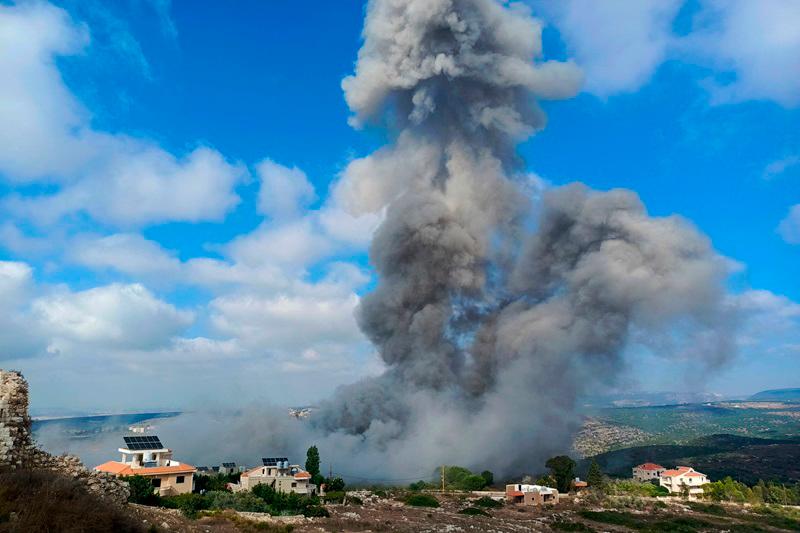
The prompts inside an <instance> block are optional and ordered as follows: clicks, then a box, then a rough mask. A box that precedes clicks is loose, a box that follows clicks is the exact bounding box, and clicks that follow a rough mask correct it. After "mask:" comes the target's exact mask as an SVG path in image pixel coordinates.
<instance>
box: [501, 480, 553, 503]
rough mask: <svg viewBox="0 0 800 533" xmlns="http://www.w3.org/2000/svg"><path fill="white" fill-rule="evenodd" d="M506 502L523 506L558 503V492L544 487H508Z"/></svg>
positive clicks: (517, 485) (518, 485)
mask: <svg viewBox="0 0 800 533" xmlns="http://www.w3.org/2000/svg"><path fill="white" fill-rule="evenodd" d="M506 501H507V502H508V503H520V504H522V505H543V504H545V503H558V490H556V489H553V488H550V487H543V486H542V485H525V484H520V483H517V484H514V485H506Z"/></svg>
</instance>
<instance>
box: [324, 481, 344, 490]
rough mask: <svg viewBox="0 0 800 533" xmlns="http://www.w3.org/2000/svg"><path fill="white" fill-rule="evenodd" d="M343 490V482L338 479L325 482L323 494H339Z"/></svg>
mask: <svg viewBox="0 0 800 533" xmlns="http://www.w3.org/2000/svg"><path fill="white" fill-rule="evenodd" d="M343 490H344V480H343V479H342V478H340V477H333V478H330V477H329V478H327V479H326V480H325V492H341V491H343Z"/></svg>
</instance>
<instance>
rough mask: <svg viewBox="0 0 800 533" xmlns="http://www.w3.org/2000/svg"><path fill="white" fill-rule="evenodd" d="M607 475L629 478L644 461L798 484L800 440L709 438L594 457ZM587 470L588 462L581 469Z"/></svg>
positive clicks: (715, 475)
mask: <svg viewBox="0 0 800 533" xmlns="http://www.w3.org/2000/svg"><path fill="white" fill-rule="evenodd" d="M594 459H596V460H597V462H598V464H599V465H600V467H601V468H602V469H603V471H604V472H606V473H607V474H609V475H612V476H620V477H630V476H631V468H632V467H633V466H635V465H637V464H641V463H644V462H654V463H659V464H661V465H663V466H666V467H672V466H677V465H684V464H685V465H689V466H692V467H694V468H696V469H697V470H699V471H701V472H703V473H705V474H708V475H709V476H710V477H711V479H712V480H717V479H720V478H723V477H725V476H731V477H733V478H735V479H738V480H739V481H743V482H746V483H755V482H757V481H758V480H759V479H764V480H772V481H781V482H784V483H796V482H798V481H800V440H797V439H786V440H778V439H760V438H755V437H742V436H739V435H726V434H723V435H710V436H707V437H701V438H698V439H695V440H693V441H690V442H689V443H687V444H685V445H670V444H656V445H651V446H635V447H632V448H626V449H623V450H614V451H610V452H606V453H602V454H600V455H596V456H595V457H594ZM586 468H588V460H584V461H583V462H582V464H581V470H584V469H586Z"/></svg>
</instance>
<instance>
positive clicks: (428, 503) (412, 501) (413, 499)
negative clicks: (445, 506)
mask: <svg viewBox="0 0 800 533" xmlns="http://www.w3.org/2000/svg"><path fill="white" fill-rule="evenodd" d="M405 503H406V505H411V506H412V507H439V500H437V499H436V498H435V497H434V496H431V495H430V494H421V493H412V494H409V495H408V496H406V499H405Z"/></svg>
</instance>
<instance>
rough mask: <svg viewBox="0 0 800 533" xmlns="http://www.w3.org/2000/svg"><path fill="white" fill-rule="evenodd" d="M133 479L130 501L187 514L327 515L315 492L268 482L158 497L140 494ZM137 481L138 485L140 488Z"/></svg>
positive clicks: (192, 516) (195, 515)
mask: <svg viewBox="0 0 800 533" xmlns="http://www.w3.org/2000/svg"><path fill="white" fill-rule="evenodd" d="M129 481H133V483H132V487H136V490H135V491H132V492H131V498H130V501H131V502H134V503H142V504H145V505H151V506H159V507H166V508H168V509H179V510H180V511H182V512H183V514H185V515H186V516H188V517H190V518H195V517H197V516H198V514H199V513H200V512H201V511H224V510H232V511H245V512H253V513H269V514H271V515H273V516H278V515H304V516H327V511H326V510H325V508H324V507H322V505H321V504H320V500H319V498H317V497H316V496H302V495H300V494H295V493H284V492H278V491H276V490H275V489H273V488H272V487H270V486H268V485H257V486H256V487H254V488H253V490H252V491H242V492H237V493H233V492H230V491H227V490H212V491H208V492H205V493H204V494H196V493H191V494H181V495H178V496H166V497H158V496H155V495H153V494H152V487H150V489H149V490H150V493H149V494H143V489H144V485H143V484H141V483H140V482H139V481H138V480H135V479H129ZM139 485H141V490H140V487H139Z"/></svg>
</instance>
